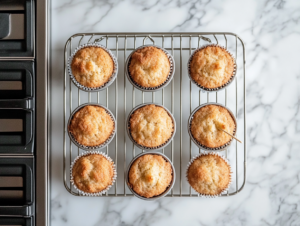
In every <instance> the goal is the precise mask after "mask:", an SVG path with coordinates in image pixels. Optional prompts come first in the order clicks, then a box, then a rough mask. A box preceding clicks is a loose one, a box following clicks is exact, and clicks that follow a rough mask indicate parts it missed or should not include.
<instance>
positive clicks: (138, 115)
mask: <svg viewBox="0 0 300 226" xmlns="http://www.w3.org/2000/svg"><path fill="white" fill-rule="evenodd" d="M173 131H174V125H173V120H172V118H171V116H170V115H169V114H168V113H167V111H166V110H165V109H164V108H162V107H159V106H156V105H154V104H149V105H146V106H144V107H141V108H139V109H137V110H136V111H134V112H133V114H132V115H131V118H130V133H131V136H132V138H133V139H134V140H135V141H136V142H137V143H138V144H140V145H142V146H145V147H157V146H159V145H161V144H164V143H165V142H167V141H168V140H169V139H170V138H171V136H172V134H173Z"/></svg>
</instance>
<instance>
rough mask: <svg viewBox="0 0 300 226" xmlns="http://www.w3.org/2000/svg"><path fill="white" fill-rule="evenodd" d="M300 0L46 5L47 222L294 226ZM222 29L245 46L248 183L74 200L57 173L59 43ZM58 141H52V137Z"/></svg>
mask: <svg viewBox="0 0 300 226" xmlns="http://www.w3.org/2000/svg"><path fill="white" fill-rule="evenodd" d="M299 24H300V1H298V0H290V1H282V0H262V1H259V0H257V1H238V0H225V1H221V0H215V1H169V0H168V1H127V0H125V1H117V0H116V1H112V0H111V1H110V0H108V1H96V0H94V1H92V0H61V1H58V0H53V1H52V66H51V70H52V80H51V82H52V122H51V123H52V142H51V155H52V157H51V164H52V171H51V189H52V190H51V224H52V225H53V226H58V225H72V226H73V225H300V207H299V205H300V164H299V159H300V151H299V150H300V112H299V108H300V63H299V62H300V56H299V53H300V42H299V40H300V25H299ZM92 31H103V32H125V31H126V32H130V31H136V32H142V31H145V32H146V31H153V32H154V31H157V32H160V31H229V32H234V33H237V34H238V35H239V36H240V37H241V38H242V39H243V40H244V42H245V44H246V53H247V57H246V59H247V64H246V66H247V75H246V77H247V114H248V115H247V117H248V118H247V126H248V131H247V133H248V166H247V167H248V179H247V183H246V186H245V188H244V190H243V191H242V192H241V193H240V194H238V195H236V196H233V197H229V198H217V199H197V198H196V199H195V198H173V199H171V198H164V199H161V200H159V201H156V202H144V201H142V200H139V199H137V198H134V197H133V198H97V199H92V198H83V197H80V198H78V197H74V196H71V195H70V194H69V193H68V192H67V191H66V190H65V188H64V186H63V179H62V143H61V142H60V141H61V139H60V137H61V136H62V123H63V122H62V107H63V103H62V95H63V48H64V44H65V42H66V40H67V39H68V38H69V37H70V36H71V35H72V34H74V33H78V32H92ZM58 140H59V142H57V141H58Z"/></svg>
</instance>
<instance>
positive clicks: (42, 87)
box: [35, 0, 50, 225]
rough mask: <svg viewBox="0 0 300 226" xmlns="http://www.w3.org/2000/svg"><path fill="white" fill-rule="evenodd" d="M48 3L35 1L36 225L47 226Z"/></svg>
mask: <svg viewBox="0 0 300 226" xmlns="http://www.w3.org/2000/svg"><path fill="white" fill-rule="evenodd" d="M49 4H50V1H48V0H39V1H36V28H35V29H36V30H37V31H39V32H36V159H37V161H36V194H35V197H36V208H35V210H36V218H35V219H36V220H35V221H36V223H35V225H49V197H48V196H49V195H50V189H49V162H48V159H50V158H49V152H48V129H49V126H48V123H49V121H48V120H49V114H50V113H49V100H48V96H49V34H50V33H49V21H50V19H49V15H50V14H49V10H48V9H49Z"/></svg>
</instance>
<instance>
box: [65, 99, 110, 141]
mask: <svg viewBox="0 0 300 226" xmlns="http://www.w3.org/2000/svg"><path fill="white" fill-rule="evenodd" d="M114 127H115V123H114V121H113V119H112V118H111V116H110V115H109V114H108V113H107V112H106V110H105V109H104V108H102V107H100V106H94V105H88V106H85V107H83V108H81V109H79V110H78V111H77V112H76V113H75V114H74V116H73V118H72V119H71V122H70V125H69V131H70V133H71V134H72V135H73V137H74V138H75V140H76V141H77V142H78V143H80V144H82V145H85V146H98V145H100V144H102V143H104V142H105V141H106V140H107V139H108V138H109V137H110V135H111V134H112V133H113V130H114Z"/></svg>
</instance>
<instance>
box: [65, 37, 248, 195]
mask: <svg viewBox="0 0 300 226" xmlns="http://www.w3.org/2000/svg"><path fill="white" fill-rule="evenodd" d="M90 42H98V43H100V44H102V45H104V46H106V47H107V48H109V49H110V50H111V51H112V52H113V53H114V54H115V56H116V57H117V59H118V63H119V72H118V76H117V79H116V80H115V82H114V83H113V84H112V85H111V86H109V87H108V88H107V89H106V90H102V91H99V92H93V93H91V92H84V91H81V90H79V89H78V88H77V87H76V86H75V85H74V84H73V83H72V82H71V80H70V78H69V75H68V72H67V61H68V58H69V56H70V55H71V54H72V52H73V51H74V50H75V48H76V47H77V46H79V45H81V44H85V43H90ZM209 43H215V44H219V45H222V46H224V47H225V48H227V49H228V50H229V51H230V52H231V53H233V55H234V56H235V58H236V63H237V75H236V78H235V81H234V82H232V83H231V84H230V85H229V86H228V87H227V88H226V89H224V90H221V91H219V92H211V93H207V92H203V91H201V90H199V88H198V87H197V86H196V85H194V84H193V83H192V82H191V81H190V80H189V77H188V71H187V62H188V59H189V56H190V55H191V54H192V52H193V50H195V49H196V48H199V47H200V46H202V45H204V44H209ZM145 44H155V45H158V46H161V47H163V48H165V49H166V50H168V51H169V52H170V53H171V54H172V55H173V57H174V59H175V63H176V64H175V65H176V67H175V75H174V78H173V80H172V81H171V83H170V84H169V85H168V86H167V87H165V88H164V89H162V90H160V91H157V92H142V91H140V90H138V89H136V88H134V87H133V86H132V85H131V83H130V82H129V81H128V80H127V78H126V76H125V61H126V58H127V57H128V55H129V54H130V53H131V52H132V51H133V50H134V49H136V48H137V47H139V46H141V45H145ZM64 54H65V63H64V108H63V109H64V110H63V118H64V125H63V127H64V137H63V175H64V177H63V178H64V185H65V187H66V189H67V191H68V192H70V193H71V194H72V195H76V196H80V194H79V193H78V192H77V191H76V190H75V189H74V188H73V187H72V186H71V183H70V164H71V162H72V161H73V160H74V159H75V158H76V156H78V155H79V154H80V153H82V152H84V150H81V149H79V148H78V147H77V146H75V145H74V144H73V143H72V142H71V140H70V139H69V137H68V135H67V122H68V119H69V117H70V114H71V112H72V111H73V110H74V109H75V108H76V107H77V106H79V105H81V104H84V103H89V102H94V103H95V102H97V103H100V104H102V105H104V106H106V107H108V108H109V109H110V110H111V111H112V112H113V114H114V116H115V118H116V121H117V124H116V127H117V133H116V136H115V138H114V140H113V141H112V142H111V143H110V144H109V146H107V147H106V148H103V149H100V151H102V152H104V153H106V154H108V155H109V156H110V157H111V158H112V159H113V160H114V162H115V164H116V167H117V174H118V177H117V181H116V182H115V184H114V185H113V187H112V188H111V189H110V190H109V191H108V192H107V193H106V194H105V195H103V196H102V197H106V196H108V197H112V196H114V197H116V196H122V197H124V196H133V194H132V193H131V192H130V190H129V189H128V187H127V185H126V180H125V176H126V175H125V174H126V170H127V166H128V164H129V163H130V161H131V160H132V158H133V157H134V156H136V155H137V154H139V153H141V152H143V150H141V149H139V148H138V147H135V146H134V144H133V143H132V142H131V141H130V139H129V138H128V136H127V134H126V125H125V123H126V118H127V116H128V114H129V112H130V111H131V109H132V108H134V107H135V106H136V105H138V104H141V103H144V102H153V103H158V104H162V105H164V106H165V107H166V108H167V109H169V110H170V111H171V112H172V114H173V115H174V116H175V119H176V127H177V131H176V134H175V137H174V139H173V140H172V142H171V143H170V144H169V145H168V146H167V147H166V148H164V149H162V150H160V152H162V153H164V154H165V155H167V156H168V157H169V158H170V159H171V161H172V162H173V165H174V166H175V171H176V175H177V176H176V182H175V185H174V187H173V189H172V190H171V192H170V193H169V194H168V195H167V197H198V196H199V195H198V194H197V193H196V192H195V191H194V190H193V189H191V187H190V186H189V184H188V182H187V180H186V177H185V173H186V168H187V164H188V162H189V161H190V159H191V158H192V157H194V156H196V155H197V154H199V153H200V152H202V151H203V150H201V149H199V148H198V147H197V146H196V145H195V144H194V143H193V142H192V141H191V139H190V137H189V135H188V131H187V121H188V117H189V115H190V113H191V112H192V111H193V109H195V108H196V107H197V106H199V105H200V104H204V103H207V102H212V103H221V104H223V105H225V106H227V107H228V108H229V109H231V111H232V112H234V113H235V116H236V118H237V125H238V130H237V133H236V136H237V137H238V138H239V139H240V140H242V141H243V144H239V143H237V142H236V141H235V140H233V141H232V144H231V146H230V147H229V148H228V149H226V150H225V151H221V152H219V153H220V154H221V155H223V156H224V157H226V158H227V159H228V160H229V162H230V164H231V167H232V171H233V178H232V184H231V186H230V189H229V190H228V191H227V192H225V193H223V194H222V196H223V197H224V196H231V195H235V194H237V193H238V192H240V191H241V190H242V189H243V187H244V185H245V182H246V163H247V149H246V80H245V63H246V61H245V47H244V43H243V41H242V39H241V38H240V37H239V36H237V35H236V34H233V33H229V32H193V33H79V34H75V35H73V36H71V37H70V38H69V39H68V40H67V42H66V44H65V50H64Z"/></svg>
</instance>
